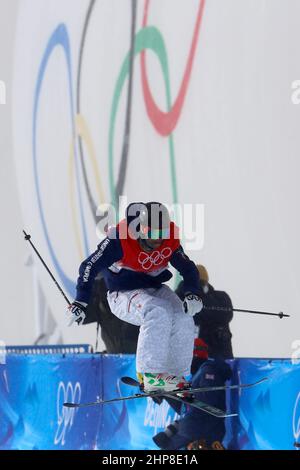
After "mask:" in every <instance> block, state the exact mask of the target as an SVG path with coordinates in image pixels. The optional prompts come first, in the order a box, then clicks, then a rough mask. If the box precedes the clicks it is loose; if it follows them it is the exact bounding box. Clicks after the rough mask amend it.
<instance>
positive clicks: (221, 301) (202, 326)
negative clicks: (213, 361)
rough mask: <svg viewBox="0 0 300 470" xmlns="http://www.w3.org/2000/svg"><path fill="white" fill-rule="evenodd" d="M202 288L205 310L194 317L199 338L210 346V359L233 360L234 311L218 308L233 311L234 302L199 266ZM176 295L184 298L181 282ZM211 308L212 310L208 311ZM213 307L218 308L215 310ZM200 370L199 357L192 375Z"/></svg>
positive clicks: (194, 363) (195, 360) (195, 359)
mask: <svg viewBox="0 0 300 470" xmlns="http://www.w3.org/2000/svg"><path fill="white" fill-rule="evenodd" d="M197 269H198V272H199V277H200V283H201V288H202V294H201V297H202V300H203V305H204V307H203V309H202V311H201V312H199V313H196V315H195V316H194V322H195V325H196V326H197V327H198V332H197V336H198V337H199V338H200V339H202V340H203V341H204V342H205V343H206V344H207V345H208V356H209V357H210V358H219V359H232V358H233V352H232V344H231V338H232V334H231V331H230V328H229V323H230V322H231V320H232V318H233V312H232V310H229V311H222V310H218V309H217V308H220V307H221V308H225V309H232V308H233V307H232V302H231V299H230V297H229V295H228V294H227V293H226V292H223V291H218V290H215V289H214V288H213V286H212V285H211V284H209V276H208V272H207V270H206V268H205V267H204V266H202V265H197ZM176 294H177V295H178V296H179V297H180V298H181V299H182V298H183V283H182V282H180V284H179V285H178V287H177V289H176ZM205 307H209V308H210V309H211V310H208V309H206V308H205ZM213 307H217V308H216V309H214V308H213ZM197 369H198V366H197V357H196V358H195V355H194V361H193V367H192V373H195V371H196V370H197Z"/></svg>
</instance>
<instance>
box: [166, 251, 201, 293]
mask: <svg viewBox="0 0 300 470" xmlns="http://www.w3.org/2000/svg"><path fill="white" fill-rule="evenodd" d="M170 263H171V265H172V266H173V267H174V268H175V269H177V271H178V272H179V273H180V274H181V276H182V277H183V289H182V293H183V294H184V295H185V294H187V293H192V294H196V295H201V293H202V290H201V285H200V279H199V272H198V269H197V266H196V265H195V263H194V262H193V261H192V260H190V258H189V257H188V256H187V255H186V254H185V252H184V251H183V248H182V246H180V247H179V248H178V249H177V250H176V251H174V253H173V255H172V256H171V258H170Z"/></svg>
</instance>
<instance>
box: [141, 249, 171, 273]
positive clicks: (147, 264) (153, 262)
mask: <svg viewBox="0 0 300 470" xmlns="http://www.w3.org/2000/svg"><path fill="white" fill-rule="evenodd" d="M171 254H172V250H171V248H168V247H167V248H164V249H163V250H161V251H157V250H156V251H153V252H152V253H151V255H149V254H148V253H145V252H144V251H142V252H141V253H140V254H139V257H138V262H139V263H140V265H141V266H142V268H143V269H145V271H149V269H151V268H152V267H153V266H159V265H160V264H162V263H163V262H164V261H165V260H166V259H167V258H169V257H170V256H171Z"/></svg>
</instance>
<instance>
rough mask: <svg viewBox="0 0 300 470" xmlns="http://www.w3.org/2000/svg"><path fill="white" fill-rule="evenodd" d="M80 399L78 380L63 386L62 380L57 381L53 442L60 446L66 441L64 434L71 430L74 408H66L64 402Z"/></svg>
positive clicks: (74, 401)
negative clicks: (55, 428)
mask: <svg viewBox="0 0 300 470" xmlns="http://www.w3.org/2000/svg"><path fill="white" fill-rule="evenodd" d="M80 399H81V386H80V383H79V382H76V384H75V386H73V384H72V383H71V382H68V384H67V386H65V384H64V382H59V385H58V390H57V401H56V408H57V425H58V426H57V431H56V434H55V438H54V444H55V445H58V444H61V445H62V446H64V445H65V443H66V434H67V432H68V431H70V430H71V428H72V426H73V423H74V418H75V413H76V412H77V410H76V408H67V407H65V406H64V403H66V402H69V403H78V402H80Z"/></svg>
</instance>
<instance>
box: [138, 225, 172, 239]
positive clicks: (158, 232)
mask: <svg viewBox="0 0 300 470" xmlns="http://www.w3.org/2000/svg"><path fill="white" fill-rule="evenodd" d="M141 232H142V234H143V235H145V236H146V237H147V238H149V239H151V240H159V239H161V238H163V239H165V238H170V229H169V228H163V229H151V228H150V227H143V226H141Z"/></svg>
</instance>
